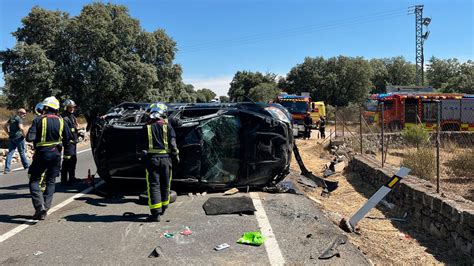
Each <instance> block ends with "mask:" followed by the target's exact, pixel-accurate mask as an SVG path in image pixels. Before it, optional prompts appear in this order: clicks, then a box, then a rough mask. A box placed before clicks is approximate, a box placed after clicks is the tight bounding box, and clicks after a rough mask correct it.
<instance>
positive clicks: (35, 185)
mask: <svg viewBox="0 0 474 266" xmlns="http://www.w3.org/2000/svg"><path fill="white" fill-rule="evenodd" d="M58 110H59V101H58V100H57V99H56V97H54V96H51V97H48V98H46V99H44V101H43V114H42V115H41V116H38V117H36V118H35V119H34V120H33V123H32V125H31V127H30V129H29V130H28V134H27V136H26V141H28V142H33V145H34V147H35V154H34V156H33V163H32V164H31V166H30V169H29V171H28V175H29V178H30V181H29V186H30V193H31V198H32V200H33V207H34V208H35V214H34V216H33V218H34V219H36V220H44V219H45V218H46V215H47V213H48V210H49V208H50V207H51V203H52V201H53V194H54V190H55V182H56V177H58V176H59V168H60V164H61V148H62V141H69V140H70V139H71V137H70V133H69V132H70V131H69V127H68V125H67V124H65V123H64V120H63V119H62V118H61V117H60V116H58V115H57V113H58ZM45 172H46V175H45V178H46V189H45V191H44V193H43V192H42V191H41V188H40V180H41V175H42V174H43V173H45Z"/></svg>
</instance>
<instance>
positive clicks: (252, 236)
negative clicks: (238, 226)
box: [237, 232, 265, 246]
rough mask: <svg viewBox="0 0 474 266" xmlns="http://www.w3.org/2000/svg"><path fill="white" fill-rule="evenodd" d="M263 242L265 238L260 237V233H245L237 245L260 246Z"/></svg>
mask: <svg viewBox="0 0 474 266" xmlns="http://www.w3.org/2000/svg"><path fill="white" fill-rule="evenodd" d="M263 242H265V238H264V237H263V236H262V233H260V232H245V233H244V234H243V235H242V237H241V238H239V240H237V243H239V244H246V245H252V246H260V245H262V244H263Z"/></svg>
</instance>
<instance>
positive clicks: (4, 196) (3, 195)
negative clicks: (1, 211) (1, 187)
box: [0, 193, 30, 200]
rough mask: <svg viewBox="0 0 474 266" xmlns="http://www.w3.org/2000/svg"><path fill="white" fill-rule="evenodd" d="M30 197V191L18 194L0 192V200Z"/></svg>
mask: <svg viewBox="0 0 474 266" xmlns="http://www.w3.org/2000/svg"><path fill="white" fill-rule="evenodd" d="M28 198H30V193H25V194H20V193H1V194H0V200H12V199H28Z"/></svg>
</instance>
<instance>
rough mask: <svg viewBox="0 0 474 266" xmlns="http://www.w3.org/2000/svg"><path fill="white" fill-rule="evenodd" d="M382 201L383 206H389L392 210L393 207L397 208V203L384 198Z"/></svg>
mask: <svg viewBox="0 0 474 266" xmlns="http://www.w3.org/2000/svg"><path fill="white" fill-rule="evenodd" d="M380 203H382V205H383V206H385V207H387V208H389V209H390V210H392V209H393V208H395V204H393V203H390V202H388V201H386V200H382V201H381V202H380Z"/></svg>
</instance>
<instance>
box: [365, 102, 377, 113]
mask: <svg viewBox="0 0 474 266" xmlns="http://www.w3.org/2000/svg"><path fill="white" fill-rule="evenodd" d="M377 105H378V101H377V100H373V99H368V100H367V102H366V106H367V111H372V112H375V111H377Z"/></svg>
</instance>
